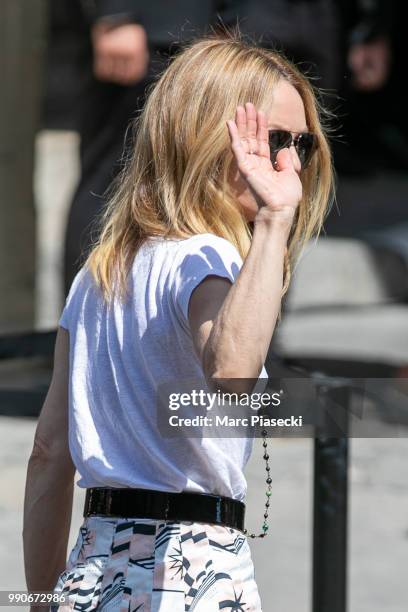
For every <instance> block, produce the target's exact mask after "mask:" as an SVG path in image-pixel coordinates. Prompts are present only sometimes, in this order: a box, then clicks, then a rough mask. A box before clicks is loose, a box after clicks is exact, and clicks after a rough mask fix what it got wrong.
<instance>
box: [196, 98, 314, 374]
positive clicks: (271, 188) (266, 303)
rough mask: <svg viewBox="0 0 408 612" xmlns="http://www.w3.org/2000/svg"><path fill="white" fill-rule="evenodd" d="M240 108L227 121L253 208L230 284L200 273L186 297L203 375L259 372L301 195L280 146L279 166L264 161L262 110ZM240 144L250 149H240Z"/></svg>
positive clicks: (291, 162)
mask: <svg viewBox="0 0 408 612" xmlns="http://www.w3.org/2000/svg"><path fill="white" fill-rule="evenodd" d="M251 107H252V108H251ZM242 111H243V109H241V110H239V111H237V116H236V123H235V124H234V125H233V126H229V127H230V135H231V141H232V149H233V151H234V154H235V156H236V159H237V163H238V168H239V169H240V171H241V172H242V174H243V175H244V176H245V178H246V180H247V181H248V183H249V185H250V187H251V188H252V189H253V191H254V192H255V193H256V196H257V198H258V201H259V202H260V203H261V208H260V210H259V211H258V214H257V216H256V219H255V223H254V233H253V239H252V243H251V247H250V250H249V253H248V255H247V257H246V259H245V261H244V264H243V266H242V268H241V270H240V273H239V275H238V278H237V280H236V281H235V283H234V284H233V285H231V283H230V282H229V281H227V280H225V279H221V278H214V277H208V278H207V279H205V280H204V281H203V282H202V283H201V284H200V285H199V286H198V287H197V288H196V289H195V291H194V292H193V294H192V296H191V299H190V304H189V323H190V329H191V332H192V337H193V341H194V345H195V348H196V351H197V354H198V355H199V357H200V359H201V362H202V366H203V371H204V375H205V377H206V378H207V379H209V378H221V379H222V378H257V377H258V376H259V374H260V372H261V369H262V366H263V364H264V362H265V359H266V355H267V351H268V348H269V344H270V341H271V338H272V334H273V332H274V329H275V325H276V320H277V316H278V313H279V309H280V303H281V295H282V288H283V263H284V254H285V249H286V244H287V240H288V236H289V232H290V228H291V225H292V222H293V218H294V214H295V211H296V208H297V205H298V203H299V201H300V199H301V194H302V191H301V183H300V179H299V177H298V174H297V171H296V170H295V163H296V160H294V159H293V158H292V155H291V153H290V152H289V151H288V149H286V150H283V151H281V152H280V153H279V154H278V160H279V161H278V164H279V170H274V169H273V167H272V164H271V162H270V157H269V145H268V142H267V131H266V123H265V117H264V116H263V114H262V113H259V112H258V113H256V111H255V109H254V107H253V105H247V113H246V114H247V116H246V118H245V124H244V120H243V113H242ZM254 113H255V115H254ZM255 117H256V119H257V125H253V123H254V121H255ZM248 134H249V135H248ZM254 140H257V143H255V142H254ZM246 146H247V147H248V148H249V147H251V149H252V150H254V149H255V150H257V151H258V155H248V154H247V151H246V150H245V147H246ZM257 157H260V158H261V159H255V158H257Z"/></svg>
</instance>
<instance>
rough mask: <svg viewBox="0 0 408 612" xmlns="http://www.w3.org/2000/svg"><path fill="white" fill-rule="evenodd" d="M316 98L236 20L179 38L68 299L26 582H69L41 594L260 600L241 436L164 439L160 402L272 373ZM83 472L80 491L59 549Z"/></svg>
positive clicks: (316, 201) (28, 529)
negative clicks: (245, 35)
mask: <svg viewBox="0 0 408 612" xmlns="http://www.w3.org/2000/svg"><path fill="white" fill-rule="evenodd" d="M320 111H321V109H320V108H319V105H318V102H317V101H316V98H315V95H314V92H313V89H312V87H311V86H310V84H309V83H308V81H307V80H306V79H305V77H304V76H302V75H301V74H300V73H299V72H298V71H297V69H296V68H295V67H294V66H293V65H292V64H290V63H289V62H288V61H287V60H286V59H284V58H283V57H282V56H281V55H279V54H277V53H275V52H272V51H267V50H263V49H260V48H257V47H254V46H251V45H248V44H246V43H245V42H243V41H242V40H240V39H239V37H238V36H232V35H231V36H226V37H219V36H213V37H208V38H205V39H202V40H199V41H197V42H195V43H193V44H191V45H190V46H188V47H186V48H185V49H184V50H183V51H182V52H181V53H179V55H178V56H177V57H176V58H175V59H174V60H173V62H172V63H171V64H170V66H169V67H168V68H167V69H166V71H165V72H164V73H163V74H162V76H161V78H160V79H159V80H158V82H157V83H156V84H155V86H154V88H153V89H152V91H151V92H150V95H149V98H148V101H147V104H146V106H145V109H144V111H143V113H142V114H141V116H140V117H139V120H138V130H137V136H136V140H135V145H134V151H133V153H132V156H131V157H130V159H129V160H128V163H127V166H126V168H125V170H124V172H123V173H122V175H121V176H120V177H119V180H118V182H117V184H116V186H115V189H114V191H113V192H112V197H111V199H110V202H109V205H108V206H107V208H106V211H105V213H104V216H103V217H102V218H101V220H100V221H101V228H100V232H99V238H98V241H97V242H96V244H95V245H94V247H93V249H92V251H91V252H90V253H89V255H88V258H87V260H86V262H85V264H84V266H83V267H82V268H81V270H80V271H79V273H78V274H77V276H76V277H75V280H74V282H73V285H72V287H71V291H70V294H69V296H68V298H67V301H66V304H65V308H64V311H63V314H62V317H61V320H60V327H59V330H58V335H57V341H56V348H55V366H54V373H53V378H52V382H51V386H50V390H49V392H48V395H47V398H46V401H45V404H44V407H43V410H42V412H41V415H40V419H39V423H38V427H37V431H36V436H35V442H34V448H33V452H32V455H31V457H30V461H29V466H28V475H27V485H26V498H25V517H24V532H23V536H24V547H25V564H26V574H27V584H28V588H29V590H52V589H53V587H54V585H55V592H56V593H60V592H64V593H65V594H66V595H67V596H68V600H69V603H67V604H61V605H60V606H59V608H58V606H57V605H54V606H53V608H52V609H53V610H54V609H60V610H64V609H84V610H86V609H96V608H97V609H98V610H108V609H109V610H122V609H126V610H132V611H135V610H142V611H143V612H147V611H151V612H158V611H160V612H164V611H166V612H167V611H170V610H172V612H176V611H178V610H180V611H181V610H193V609H194V610H195V611H196V612H201V611H205V612H211V610H214V611H215V610H220V609H226V610H245V611H256V612H260V610H261V603H260V598H259V594H258V590H257V586H256V582H255V579H254V572H253V565H252V560H251V554H250V549H249V545H248V541H247V538H246V534H247V531H246V529H244V524H243V510H244V503H243V500H244V499H245V494H246V481H245V478H244V475H243V468H244V466H245V463H246V462H247V460H248V458H249V455H250V451H251V442H252V439H251V438H246V439H237V438H235V439H234V438H230V439H228V440H226V439H222V440H220V439H216V438H202V439H198V440H197V439H196V438H189V437H185V438H175V439H174V438H173V439H172V438H168V437H165V436H162V435H160V432H159V430H158V425H157V421H156V414H155V409H154V407H155V403H156V395H157V389H158V387H159V385H160V384H161V383H162V382H165V381H169V380H170V381H171V380H173V381H177V380H180V379H185V378H189V377H195V378H199V377H200V376H201V377H203V378H205V380H206V381H210V380H213V379H216V378H217V379H218V378H223V379H228V378H245V379H248V378H250V379H252V378H255V379H256V378H257V377H259V376H260V374H261V375H262V373H263V372H264V371H265V370H264V368H263V364H264V362H265V359H266V354H267V350H268V347H269V344H270V340H271V337H272V334H273V331H274V328H275V325H276V320H277V317H278V314H279V311H280V304H281V298H282V295H283V294H284V292H285V291H286V289H287V286H288V283H289V278H290V269H291V265H292V264H293V261H294V259H295V257H296V256H297V254H298V253H299V250H300V248H301V246H302V245H303V244H304V242H305V241H307V240H308V239H309V238H310V237H311V236H312V235H314V234H317V233H318V232H319V230H320V227H321V224H322V221H323V218H324V215H325V212H326V209H327V205H328V201H329V198H330V194H331V192H332V167H331V157H330V151H329V147H328V144H327V140H326V137H325V134H324V130H323V128H322V125H321V119H320V117H321V112H320ZM231 117H234V119H231ZM68 424H69V427H68ZM265 457H266V459H267V453H266V454H265ZM75 469H77V470H78V472H79V473H80V475H81V479H80V480H79V482H78V484H79V486H82V487H85V488H87V489H88V491H87V499H86V504H85V509H84V517H85V518H84V523H83V525H82V526H81V528H80V532H79V534H78V539H77V543H76V545H75V546H74V548H73V550H72V551H71V554H70V556H69V559H68V563H67V565H65V552H66V546H67V538H68V533H69V526H70V516H71V507H72V491H73V477H74V472H75ZM267 483H268V487H269V488H270V478H269V477H268V479H267ZM124 490H125V491H124ZM269 495H270V491H269V490H267V495H266V506H267V507H268V506H269ZM265 514H266V515H267V511H266V512H265ZM266 530H267V525H266V524H264V526H263V533H262V534H260V535H261V536H264V535H265V534H266ZM45 542H47V545H45ZM64 605H65V607H64ZM33 609H34V608H33Z"/></svg>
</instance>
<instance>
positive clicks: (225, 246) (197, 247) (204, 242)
mask: <svg viewBox="0 0 408 612" xmlns="http://www.w3.org/2000/svg"><path fill="white" fill-rule="evenodd" d="M189 256H197V257H198V258H200V259H203V260H211V261H214V260H217V258H218V259H220V261H223V260H227V261H235V262H236V263H239V264H242V258H241V256H240V254H239V252H238V250H237V248H236V247H235V246H234V245H233V244H232V242H230V241H229V240H227V239H226V238H222V237H221V236H217V235H215V234H211V233H206V234H195V235H194V236H191V237H190V238H185V239H184V240H180V242H179V244H178V245H177V249H176V255H175V261H177V263H179V264H180V263H182V262H183V260H184V259H185V258H188V257H189Z"/></svg>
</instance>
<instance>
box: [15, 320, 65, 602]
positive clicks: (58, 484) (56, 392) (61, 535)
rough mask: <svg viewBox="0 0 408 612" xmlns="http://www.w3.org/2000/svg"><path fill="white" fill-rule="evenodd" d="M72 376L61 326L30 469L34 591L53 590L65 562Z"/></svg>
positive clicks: (28, 520) (27, 534)
mask: <svg viewBox="0 0 408 612" xmlns="http://www.w3.org/2000/svg"><path fill="white" fill-rule="evenodd" d="M68 378H69V332H68V331H67V330H66V329H64V328H62V327H59V328H58V333H57V339H56V344H55V354H54V370H53V375H52V380H51V384H50V388H49V390H48V393H47V397H46V399H45V402H44V405H43V407H42V410H41V414H40V417H39V421H38V425H37V429H36V433H35V438H34V445H33V450H32V452H31V456H30V459H29V462H28V469H27V479H26V488H25V498H24V525H23V533H22V535H23V547H24V565H25V574H26V582H27V589H28V590H29V591H52V590H53V588H54V587H55V584H56V582H57V579H58V576H59V574H61V572H63V571H64V569H65V565H66V556H67V543H68V537H69V530H70V524H71V514H72V500H73V486H74V475H75V466H74V464H73V462H72V459H71V455H70V452H69V447H68ZM34 610H36V608H35V607H34V606H32V607H31V611H32V612H34ZM44 610H45V608H44V607H39V608H38V611H42V612H44Z"/></svg>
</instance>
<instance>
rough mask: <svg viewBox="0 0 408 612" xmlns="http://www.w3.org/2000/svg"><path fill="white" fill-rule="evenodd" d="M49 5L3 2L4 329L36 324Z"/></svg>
mask: <svg viewBox="0 0 408 612" xmlns="http://www.w3.org/2000/svg"><path fill="white" fill-rule="evenodd" d="M46 8H47V3H46V2H45V0H29V1H28V2H27V0H1V2H0V72H1V81H2V82H1V96H0V194H1V196H0V296H1V299H0V333H1V332H6V331H21V330H25V329H32V328H33V325H34V304H35V300H34V288H35V210H34V206H33V165H34V137H35V133H36V130H37V129H38V124H39V119H40V109H41V91H42V88H41V76H42V58H43V49H44V46H45V24H46Z"/></svg>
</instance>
